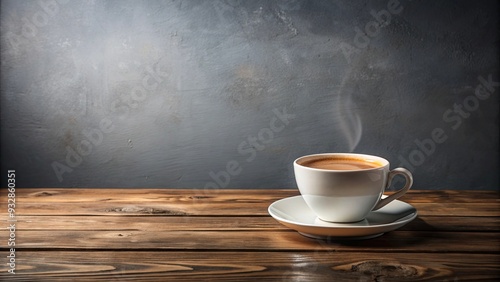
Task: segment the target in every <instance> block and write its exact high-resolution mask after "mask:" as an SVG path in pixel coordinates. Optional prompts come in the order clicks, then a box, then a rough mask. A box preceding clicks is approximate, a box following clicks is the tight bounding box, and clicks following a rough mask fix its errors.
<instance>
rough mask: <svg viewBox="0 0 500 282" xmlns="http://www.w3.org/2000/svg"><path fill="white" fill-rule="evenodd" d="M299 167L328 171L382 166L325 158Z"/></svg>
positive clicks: (372, 163)
mask: <svg viewBox="0 0 500 282" xmlns="http://www.w3.org/2000/svg"><path fill="white" fill-rule="evenodd" d="M300 165H303V166H307V167H311V168H318V169H328V170H360V169H371V168H377V167H381V166H382V164H380V163H378V162H375V161H371V160H362V159H355V158H346V157H326V158H318V159H312V160H305V161H302V162H300Z"/></svg>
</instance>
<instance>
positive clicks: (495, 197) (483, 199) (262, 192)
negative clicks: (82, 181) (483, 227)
mask: <svg viewBox="0 0 500 282" xmlns="http://www.w3.org/2000/svg"><path fill="white" fill-rule="evenodd" d="M118 191H119V192H118ZM0 192H2V195H5V194H6V189H5V188H2V189H0ZM299 194H300V193H299V191H298V190H297V189H218V190H217V189H208V190H204V189H141V188H137V189H110V188H92V189H81V188H20V189H17V190H16V199H17V200H19V201H22V202H37V203H42V202H50V203H55V202H62V203H68V202H80V203H81V202H122V201H126V202H131V201H132V202H133V201H136V202H172V201H180V202H192V201H196V200H207V199H208V200H210V201H211V202H235V203H245V202H254V201H256V202H263V201H265V202H269V201H271V202H272V201H275V200H278V199H282V198H285V197H291V196H295V195H299ZM388 194H391V192H389V193H388ZM401 199H402V200H408V201H409V202H412V203H500V192H498V191H472V190H460V191H458V190H438V191H436V190H410V191H409V192H408V194H407V195H405V196H403V198H401Z"/></svg>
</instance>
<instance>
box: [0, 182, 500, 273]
mask: <svg viewBox="0 0 500 282" xmlns="http://www.w3.org/2000/svg"><path fill="white" fill-rule="evenodd" d="M1 191H2V193H1V204H0V207H1V211H2V213H1V222H3V225H4V226H5V228H2V229H1V231H0V238H2V239H1V245H0V246H1V249H2V251H1V253H2V255H1V256H0V261H1V263H0V271H1V272H0V280H1V281H95V280H100V281H130V280H137V281H204V280H215V281H222V280H224V281H241V280H251V281H254V280H256V279H260V280H272V281H413V280H418V281H423V280H428V281H479V280H484V281H494V280H497V281H498V279H500V236H499V235H500V202H499V194H498V193H497V192H491V191H490V192H487V191H477V192H474V191H411V192H409V193H408V194H407V195H405V196H404V197H403V198H402V199H401V200H403V201H405V202H408V203H411V204H412V205H414V206H415V207H416V208H417V210H418V213H419V216H418V218H417V219H415V220H414V221H412V222H411V223H409V224H408V225H406V226H404V227H403V228H401V229H399V230H397V231H392V232H389V233H386V234H384V235H383V236H381V237H378V238H375V239H370V240H363V241H344V242H336V241H333V240H326V241H325V240H315V239H310V238H307V237H304V236H302V235H300V234H298V233H297V232H295V231H293V230H290V229H288V228H286V227H285V226H283V225H281V224H279V223H278V222H277V221H275V220H274V219H273V218H272V217H270V216H269V214H268V212H267V208H268V206H269V205H270V204H271V203H273V202H274V201H276V200H278V199H281V198H284V197H288V196H293V195H298V191H297V190H210V191H203V190H201V191H200V190H186V189H184V190H174V189H69V188H68V189H17V190H16V194H15V201H16V202H15V204H16V206H15V218H14V220H16V222H14V223H15V227H16V229H15V231H14V232H11V231H10V230H8V227H9V226H10V224H12V222H10V223H9V222H8V216H7V215H8V214H7V196H6V195H7V191H6V189H2V190H1ZM12 233H14V236H15V243H16V245H15V272H16V274H11V273H9V272H8V270H9V269H10V266H9V265H8V264H7V263H8V260H9V258H7V256H9V255H10V247H9V246H7V242H8V240H7V239H8V238H9V237H12Z"/></svg>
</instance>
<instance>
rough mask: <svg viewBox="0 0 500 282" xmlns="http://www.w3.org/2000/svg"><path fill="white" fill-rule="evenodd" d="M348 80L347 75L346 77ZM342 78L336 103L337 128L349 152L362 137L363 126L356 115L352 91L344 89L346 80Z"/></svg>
mask: <svg viewBox="0 0 500 282" xmlns="http://www.w3.org/2000/svg"><path fill="white" fill-rule="evenodd" d="M346 77H347V78H348V77H349V75H346ZM346 77H344V78H343V79H342V83H341V85H340V92H339V100H338V102H337V103H336V105H335V106H336V113H337V114H338V115H339V116H340V121H339V123H338V126H339V128H340V130H341V132H342V133H343V134H344V136H345V138H346V140H347V146H348V150H349V152H352V151H354V150H355V149H356V147H357V146H358V144H359V141H360V140H361V136H362V135H363V125H362V124H361V118H360V117H359V114H358V113H357V108H356V104H355V103H354V101H353V100H352V91H351V90H349V89H346V88H348V87H346V80H347V78H346Z"/></svg>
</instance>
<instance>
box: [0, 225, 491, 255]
mask: <svg viewBox="0 0 500 282" xmlns="http://www.w3.org/2000/svg"><path fill="white" fill-rule="evenodd" d="M7 236H8V233H7V231H0V237H2V238H7ZM330 243H331V244H330ZM1 248H5V249H7V246H6V242H2V244H1ZM35 248H36V249H52V250H56V249H60V250H64V249H101V250H118V249H123V250H127V249H148V250H153V249H158V250H253V251H255V250H259V251H266V250H267V251H270V250H276V251H302V250H318V249H319V250H325V251H328V250H336V251H349V252H354V251H358V252H359V251H362V252H373V251H380V250H382V249H383V250H386V251H396V252H475V253H498V252H500V237H499V236H498V233H488V232H420V231H418V232H414V231H393V232H389V233H387V234H385V235H383V236H381V237H378V238H375V239H371V240H361V241H344V242H336V241H333V240H332V241H331V242H329V244H326V245H325V244H321V243H318V240H313V239H310V238H306V237H304V236H302V235H300V234H298V233H297V232H295V231H292V230H290V231H288V230H287V231H266V232H262V231H168V232H167V231H120V230H113V231H80V230H78V231H67V230H58V231H55V230H54V231H45V230H43V231H41V230H39V231H23V230H19V231H18V232H17V237H16V249H35Z"/></svg>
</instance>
